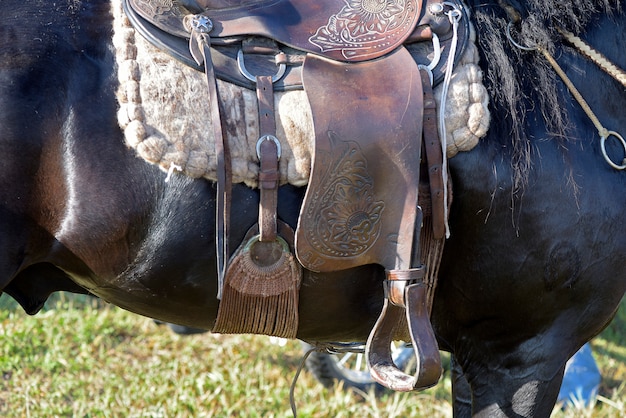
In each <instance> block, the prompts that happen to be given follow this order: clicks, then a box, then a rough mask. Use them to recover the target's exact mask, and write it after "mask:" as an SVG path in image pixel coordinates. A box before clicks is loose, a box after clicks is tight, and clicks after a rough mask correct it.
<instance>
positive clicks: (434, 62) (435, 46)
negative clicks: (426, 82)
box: [426, 32, 441, 84]
mask: <svg viewBox="0 0 626 418" xmlns="http://www.w3.org/2000/svg"><path fill="white" fill-rule="evenodd" d="M433 52H434V54H435V55H434V56H433V60H432V61H431V62H430V64H428V66H427V67H426V68H428V69H429V70H430V71H432V70H434V69H435V67H436V66H437V65H438V64H439V61H440V60H441V43H439V36H437V34H436V33H434V32H433ZM431 84H432V83H431Z"/></svg>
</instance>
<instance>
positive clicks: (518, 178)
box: [473, 0, 621, 192]
mask: <svg viewBox="0 0 626 418" xmlns="http://www.w3.org/2000/svg"><path fill="white" fill-rule="evenodd" d="M498 3H499V4H496V3H495V2H491V3H488V4H485V3H481V4H479V5H476V6H474V12H473V15H474V19H475V24H476V27H477V30H478V32H479V33H480V35H479V37H478V38H479V39H478V41H479V43H480V47H481V48H480V50H481V52H482V54H483V56H482V57H481V59H482V62H484V63H485V65H486V69H485V85H486V86H487V89H488V90H489V91H490V92H491V95H492V106H493V107H494V108H497V109H500V110H503V111H502V112H498V111H492V115H494V116H493V118H494V119H493V121H492V127H493V126H501V127H504V129H508V130H509V131H510V138H511V141H512V144H511V145H512V149H513V154H512V161H513V172H514V173H513V185H514V188H513V190H514V191H515V192H517V191H520V190H522V191H523V188H524V185H525V183H526V180H527V174H528V171H529V168H530V164H531V163H530V162H531V142H530V138H529V137H528V136H527V135H526V129H525V128H526V127H527V126H528V125H527V124H533V123H536V121H528V120H526V112H527V111H529V110H532V108H534V107H538V109H539V110H540V112H541V114H542V116H543V118H544V123H545V124H546V128H547V130H548V132H550V134H551V135H552V136H553V137H555V138H559V140H563V139H565V138H567V136H568V135H567V133H568V125H569V121H568V118H567V115H566V114H565V112H564V110H563V107H562V106H561V104H560V103H559V101H560V100H559V98H560V95H559V93H558V87H559V85H558V81H559V80H557V77H556V74H555V73H554V70H553V69H552V68H551V67H550V66H549V65H548V64H547V62H546V61H545V59H544V58H543V57H542V56H541V54H536V53H528V52H526V51H522V50H520V49H518V48H515V47H513V46H512V45H511V44H510V42H509V41H508V39H507V37H506V31H507V25H508V24H509V21H511V20H515V18H519V20H518V21H515V22H514V26H513V33H514V36H515V37H516V39H517V40H518V41H519V42H520V43H523V44H526V45H528V46H531V45H541V46H542V47H543V48H545V49H547V50H548V51H550V52H554V51H555V50H557V47H558V42H559V40H560V39H561V38H560V35H559V34H558V32H557V28H559V27H560V28H564V29H567V30H569V31H571V32H573V33H580V32H581V31H582V30H584V28H585V26H586V25H588V24H589V23H590V22H591V20H592V19H593V18H594V16H597V15H598V13H602V12H603V13H609V14H614V13H617V12H619V11H621V5H620V1H619V0H572V1H563V0H528V1H525V2H524V6H522V5H521V4H520V3H518V2H517V1H515V0H511V1H509V2H506V1H503V0H499V1H498ZM497 115H504V116H503V117H504V120H497V119H496V118H498V116H497ZM504 132H506V131H504Z"/></svg>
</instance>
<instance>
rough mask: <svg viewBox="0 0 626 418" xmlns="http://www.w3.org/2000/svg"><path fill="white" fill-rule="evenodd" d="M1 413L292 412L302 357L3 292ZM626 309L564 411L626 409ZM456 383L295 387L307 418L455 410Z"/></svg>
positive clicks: (587, 413)
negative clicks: (584, 391)
mask: <svg viewBox="0 0 626 418" xmlns="http://www.w3.org/2000/svg"><path fill="white" fill-rule="evenodd" d="M0 308H2V309H0V336H1V338H2V345H1V346H0V350H1V351H0V373H1V375H0V416H2V417H56V416H60V417H61V416H63V417H65V416H68V417H69V416H71V417H74V416H75V417H188V416H194V417H288V416H291V410H290V406H289V387H290V384H291V380H292V378H293V376H294V375H295V372H296V369H297V367H298V365H299V362H300V358H301V356H302V350H301V347H300V344H299V343H298V342H296V341H287V342H286V344H285V345H284V346H281V345H279V344H276V343H272V341H273V340H272V339H270V338H268V337H263V336H249V335H246V336H240V335H233V336H230V335H211V334H200V335H193V336H179V335H176V334H174V333H172V332H171V331H170V330H169V328H167V327H166V326H163V325H157V324H155V323H154V322H153V321H152V320H150V319H147V318H143V317H139V316H136V315H133V314H131V313H128V312H126V311H123V310H121V309H118V308H115V307H113V306H110V305H104V304H102V303H101V302H98V301H96V300H93V299H90V298H84V297H75V296H72V297H68V296H65V295H63V294H62V295H61V296H60V297H56V298H55V299H54V300H51V301H50V302H49V303H48V304H47V306H46V308H45V310H44V311H43V312H42V313H40V314H38V315H36V316H34V317H30V316H27V315H26V314H24V313H23V311H21V309H20V308H17V307H15V305H14V304H13V303H11V302H10V301H9V298H8V297H7V296H2V298H1V299H0ZM625 331H626V308H624V309H621V310H620V312H619V313H618V317H617V318H616V320H615V321H614V322H613V323H612V324H611V326H610V327H609V328H608V329H607V330H605V331H604V333H603V334H602V335H601V336H600V337H599V338H597V339H595V340H594V342H593V347H594V354H595V356H596V359H597V361H598V365H599V367H600V369H601V371H602V374H603V384H602V387H601V391H600V394H601V397H600V401H599V402H598V404H597V405H596V406H595V408H593V409H588V410H582V411H580V410H579V411H566V412H561V411H558V410H557V411H555V413H554V414H553V416H554V417H558V418H569V417H581V416H582V417H615V416H626V409H625V407H624V402H625V401H626V388H625V386H624V383H623V380H624V376H625V374H626V367H625V364H626V361H625V360H626V349H625V348H624V347H626V344H624V343H625V342H626V332H625ZM450 386H451V384H450V378H449V375H448V374H447V373H446V375H444V378H443V380H442V382H440V384H439V385H437V387H435V388H432V389H429V390H427V391H424V392H420V393H411V394H406V393H404V394H402V393H398V394H391V395H385V396H383V397H379V398H377V397H376V396H374V394H373V393H367V394H365V393H362V394H360V395H356V394H354V393H353V392H348V391H344V390H342V388H341V387H335V388H331V389H326V388H324V387H322V386H321V385H320V384H319V383H318V382H317V381H316V380H315V379H314V378H313V377H312V375H311V374H310V373H308V372H303V373H302V374H301V376H300V378H299V380H298V383H297V387H296V392H295V395H296V403H297V406H298V413H299V416H301V417H353V416H358V417H449V416H451V415H452V412H451V411H452V407H451V403H450Z"/></svg>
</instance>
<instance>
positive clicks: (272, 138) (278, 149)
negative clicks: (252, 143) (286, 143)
mask: <svg viewBox="0 0 626 418" xmlns="http://www.w3.org/2000/svg"><path fill="white" fill-rule="evenodd" d="M263 141H274V143H275V144H276V154H277V156H276V158H278V160H280V157H281V155H282V149H281V147H280V141H279V140H278V138H276V137H275V136H274V135H263V136H262V137H260V138H259V140H258V141H256V156H257V158H258V159H259V160H261V143H262V142H263Z"/></svg>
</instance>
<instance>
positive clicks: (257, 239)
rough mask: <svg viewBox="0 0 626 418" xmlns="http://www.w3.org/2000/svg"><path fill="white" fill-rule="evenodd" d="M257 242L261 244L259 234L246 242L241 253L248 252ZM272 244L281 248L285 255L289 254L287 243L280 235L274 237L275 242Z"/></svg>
mask: <svg viewBox="0 0 626 418" xmlns="http://www.w3.org/2000/svg"><path fill="white" fill-rule="evenodd" d="M257 242H261V234H257V235H255V236H253V237H252V238H250V239H249V240H248V242H246V245H245V246H244V247H243V250H242V251H243V252H249V251H250V249H251V248H252V246H253V245H254V244H256V243H257ZM274 242H276V243H278V244H279V245H280V246H281V247H282V249H283V252H285V253H288V252H291V250H290V249H289V244H287V241H285V239H284V238H283V237H281V236H280V235H276V240H275V241H274Z"/></svg>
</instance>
